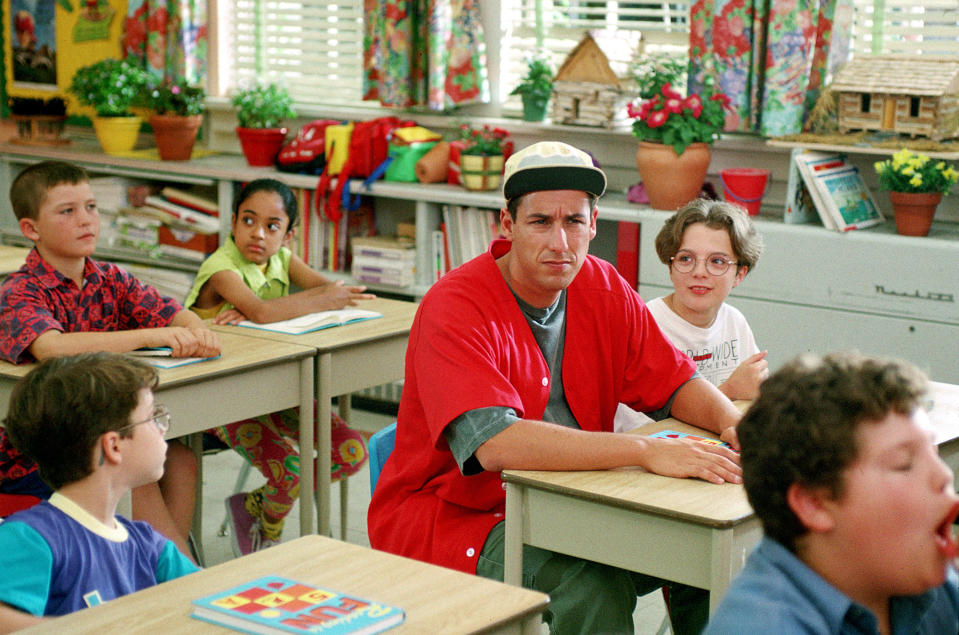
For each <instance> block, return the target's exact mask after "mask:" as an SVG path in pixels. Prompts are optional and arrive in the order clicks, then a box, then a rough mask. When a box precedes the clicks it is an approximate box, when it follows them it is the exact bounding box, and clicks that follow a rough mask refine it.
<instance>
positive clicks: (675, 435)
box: [649, 430, 732, 449]
mask: <svg viewBox="0 0 959 635" xmlns="http://www.w3.org/2000/svg"><path fill="white" fill-rule="evenodd" d="M649 436H651V437H656V438H659V439H692V440H693V441H700V442H701V443H708V444H709V445H721V446H723V447H724V448H730V449H732V446H731V445H729V444H728V443H726V442H725V441H720V440H719V439H711V438H709V437H701V436H699V435H698V434H689V433H688V432H677V431H676V430H660V431H659V432H655V433H653V434H651V435H649Z"/></svg>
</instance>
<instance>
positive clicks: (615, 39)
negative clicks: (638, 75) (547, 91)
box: [552, 31, 641, 128]
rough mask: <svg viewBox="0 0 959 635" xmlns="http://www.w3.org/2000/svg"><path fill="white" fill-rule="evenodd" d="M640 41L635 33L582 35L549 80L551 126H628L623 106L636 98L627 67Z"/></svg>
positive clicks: (592, 33)
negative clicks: (550, 90)
mask: <svg viewBox="0 0 959 635" xmlns="http://www.w3.org/2000/svg"><path fill="white" fill-rule="evenodd" d="M640 41H641V36H640V34H639V32H624V31H617V32H612V31H591V32H588V33H586V34H584V35H583V39H582V40H580V42H579V44H577V45H576V47H575V48H574V49H573V50H572V51H570V53H569V55H567V56H566V60H565V61H564V62H563V64H562V66H560V68H559V70H558V71H556V77H555V78H554V79H553V115H552V120H553V123H562V124H569V125H576V126H597V127H605V128H613V127H618V126H620V125H628V123H629V117H628V115H627V114H626V105H627V104H628V103H629V102H630V101H632V100H633V99H635V98H636V95H637V91H636V87H635V82H634V80H633V77H632V75H631V72H630V68H631V66H632V63H633V60H634V58H635V56H636V53H637V51H638V49H639V46H640Z"/></svg>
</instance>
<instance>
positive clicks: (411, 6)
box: [363, 0, 489, 110]
mask: <svg viewBox="0 0 959 635" xmlns="http://www.w3.org/2000/svg"><path fill="white" fill-rule="evenodd" d="M364 15H365V16H366V22H365V25H364V31H365V33H364V38H363V50H364V51H363V69H364V72H363V99H366V100H379V102H380V103H381V104H383V105H384V106H393V107H410V106H428V107H429V108H430V109H432V110H444V109H448V108H450V107H452V106H456V105H461V104H467V103H476V102H488V101H489V81H488V78H487V72H486V49H485V45H484V41H483V30H482V27H481V25H480V12H479V4H478V0H364Z"/></svg>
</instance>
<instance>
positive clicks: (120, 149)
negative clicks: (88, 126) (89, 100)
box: [93, 117, 143, 154]
mask: <svg viewBox="0 0 959 635" xmlns="http://www.w3.org/2000/svg"><path fill="white" fill-rule="evenodd" d="M142 121H143V120H142V119H140V117H94V118H93V129H94V130H95V131H96V133H97V141H99V142H100V147H102V148H103V151H104V152H106V153H107V154H122V153H124V152H129V151H130V150H132V149H133V146H135V145H136V144H137V136H138V135H139V134H140V123H141V122H142Z"/></svg>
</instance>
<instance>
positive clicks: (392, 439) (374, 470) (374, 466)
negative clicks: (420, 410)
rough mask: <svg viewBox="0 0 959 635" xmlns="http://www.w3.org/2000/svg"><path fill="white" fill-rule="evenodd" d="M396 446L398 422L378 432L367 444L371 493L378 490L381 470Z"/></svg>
mask: <svg viewBox="0 0 959 635" xmlns="http://www.w3.org/2000/svg"><path fill="white" fill-rule="evenodd" d="M395 444H396V422H395V421H394V422H393V423H391V424H390V425H388V426H386V427H385V428H383V429H382V430H379V431H377V432H376V433H375V434H373V436H371V437H370V440H369V441H368V442H367V444H366V445H367V449H368V450H369V453H370V493H371V494H372V493H373V490H375V489H376V481H378V480H379V478H380V470H382V469H383V464H384V463H386V459H388V458H390V453H392V452H393V446H394V445H395Z"/></svg>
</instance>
